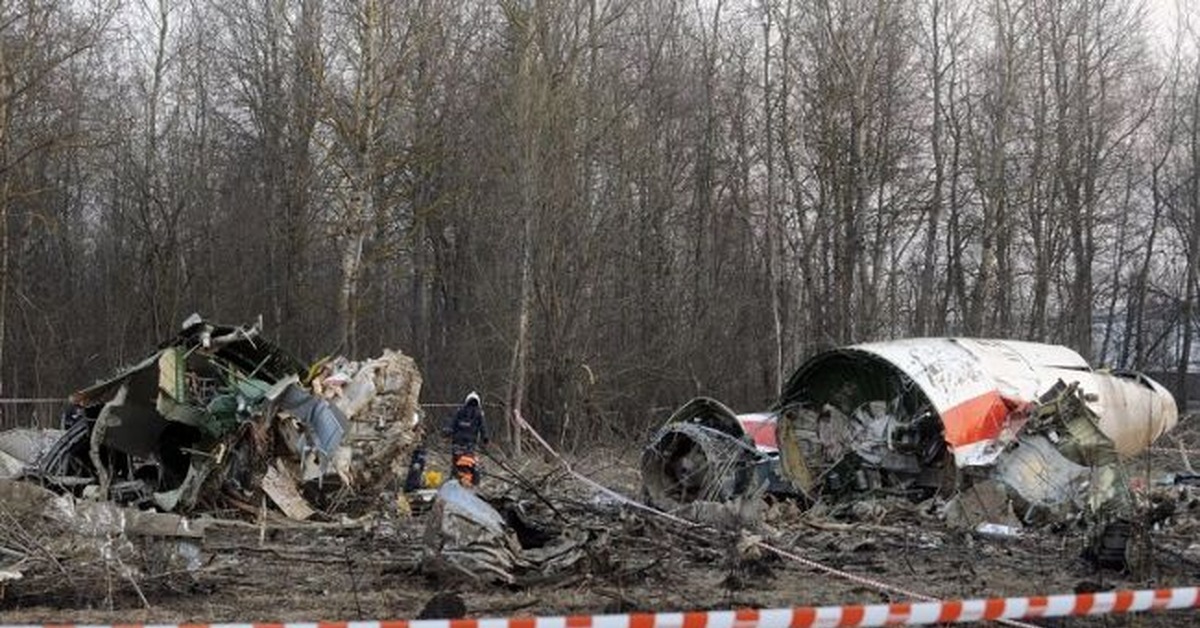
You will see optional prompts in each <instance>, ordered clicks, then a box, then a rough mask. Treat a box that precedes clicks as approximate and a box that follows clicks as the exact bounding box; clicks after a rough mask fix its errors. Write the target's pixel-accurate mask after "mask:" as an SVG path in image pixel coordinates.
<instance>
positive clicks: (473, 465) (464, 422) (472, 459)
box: [446, 391, 490, 486]
mask: <svg viewBox="0 0 1200 628" xmlns="http://www.w3.org/2000/svg"><path fill="white" fill-rule="evenodd" d="M446 435H447V436H449V437H450V460H451V465H452V466H453V467H454V476H455V477H456V478H458V481H459V483H460V484H462V485H463V486H478V485H479V459H478V457H477V456H476V453H475V452H476V450H477V449H478V447H479V446H480V445H487V444H488V443H489V442H490V441H489V440H488V434H487V424H486V423H485V422H484V418H483V404H482V403H481V402H480V401H479V395H478V394H477V393H475V392H474V391H472V392H471V394H469V395H467V400H466V401H465V402H464V403H463V405H461V406H459V408H458V412H456V413H455V414H454V418H453V419H452V420H451V422H450V425H448V426H447V427H446Z"/></svg>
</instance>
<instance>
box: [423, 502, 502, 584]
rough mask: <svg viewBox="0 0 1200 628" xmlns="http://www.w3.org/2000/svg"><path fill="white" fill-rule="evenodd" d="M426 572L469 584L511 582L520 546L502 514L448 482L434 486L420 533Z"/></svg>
mask: <svg viewBox="0 0 1200 628" xmlns="http://www.w3.org/2000/svg"><path fill="white" fill-rule="evenodd" d="M425 546H426V557H425V565H426V567H425V568H426V570H428V571H431V572H433V573H435V574H437V575H440V576H443V577H445V576H452V575H457V576H458V577H459V578H462V579H467V580H470V581H474V582H505V583H509V584H511V583H513V582H515V577H514V572H515V571H516V569H517V568H518V567H520V566H522V565H523V563H522V561H521V559H520V553H521V546H520V544H519V543H518V542H517V536H516V534H515V533H514V532H513V531H512V530H511V529H509V527H508V524H507V523H506V522H505V520H504V517H503V516H502V515H501V514H500V513H499V512H497V511H496V509H495V508H492V506H491V505H490V504H488V503H487V502H485V501H483V500H482V499H480V498H479V496H478V495H476V494H475V492H474V491H471V490H468V489H466V488H463V487H462V486H461V485H460V484H459V483H458V482H457V481H453V480H452V481H450V482H447V483H445V484H443V485H442V487H441V488H440V489H438V493H437V500H436V501H435V502H434V506H433V516H432V517H430V519H429V525H428V527H427V528H426V532H425Z"/></svg>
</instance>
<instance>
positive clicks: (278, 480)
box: [262, 460, 316, 521]
mask: <svg viewBox="0 0 1200 628" xmlns="http://www.w3.org/2000/svg"><path fill="white" fill-rule="evenodd" d="M262 488H263V492H264V493H266V494H267V497H270V498H271V501H272V502H274V503H275V505H276V506H279V509H280V510H282V511H283V514H285V515H287V516H288V518H289V519H295V520H296V521H304V520H305V519H309V518H311V517H312V516H313V515H315V514H316V511H315V510H313V509H312V506H310V505H309V504H308V502H307V501H306V500H305V499H304V497H302V496H301V495H300V490H299V489H298V488H296V479H295V478H294V477H292V474H291V472H290V471H288V470H287V469H286V468H284V466H283V465H282V463H281V461H279V460H276V461H275V464H272V465H271V466H269V467H267V472H266V474H265V475H264V476H263V480H262Z"/></svg>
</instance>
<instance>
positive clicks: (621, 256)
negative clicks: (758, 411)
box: [0, 0, 1200, 443]
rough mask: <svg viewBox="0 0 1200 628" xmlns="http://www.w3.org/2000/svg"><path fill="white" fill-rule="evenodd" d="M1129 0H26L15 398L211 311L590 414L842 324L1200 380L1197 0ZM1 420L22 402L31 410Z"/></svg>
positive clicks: (14, 25)
mask: <svg viewBox="0 0 1200 628" xmlns="http://www.w3.org/2000/svg"><path fill="white" fill-rule="evenodd" d="M1181 5H1182V6H1181V13H1182V15H1181V16H1180V18H1179V19H1178V20H1172V21H1171V24H1170V26H1171V30H1170V31H1166V32H1164V31H1163V30H1162V29H1161V28H1156V27H1153V26H1152V25H1151V21H1150V20H1149V19H1148V17H1147V7H1144V6H1142V5H1141V4H1140V3H1139V2H1138V1H1137V0H957V1H955V0H757V1H750V0H739V1H736V2H735V1H732V0H694V1H693V0H498V1H489V2H482V1H470V2H463V1H459V0H357V1H353V2H350V1H347V2H341V1H332V0H324V1H322V0H251V1H248V2H243V1H241V0H3V1H2V2H0V164H2V165H0V397H61V396H63V395H64V393H66V392H68V391H69V390H72V389H73V388H76V387H79V386H81V385H84V384H87V383H90V382H91V381H93V380H94V379H95V378H97V377H100V376H102V375H105V374H107V373H109V372H110V371H111V369H112V368H113V367H115V366H117V365H119V364H123V363H127V362H129V361H131V360H133V359H136V358H138V357H140V356H142V355H143V354H144V353H145V351H146V349H147V348H148V347H150V346H152V345H154V344H155V343H157V342H158V341H160V340H162V339H164V338H167V337H169V336H171V335H172V334H173V333H174V332H175V330H176V329H177V328H178V326H179V324H180V322H181V321H182V320H183V319H184V317H186V316H187V315H188V314H189V313H191V312H193V311H198V312H201V313H203V314H204V315H205V316H207V317H211V318H214V319H218V320H225V321H231V322H245V321H250V320H253V319H254V318H255V317H257V316H259V315H261V316H262V317H263V321H264V326H265V330H266V333H267V335H269V336H272V337H274V338H276V339H278V340H279V341H280V343H281V344H282V345H283V346H285V347H289V348H291V349H293V350H294V351H295V352H296V353H298V354H299V355H298V357H300V358H302V359H305V360H311V359H315V358H317V357H320V356H322V355H327V354H330V353H334V352H344V353H347V354H350V355H373V354H375V353H377V352H378V351H379V349H380V348H381V347H383V346H391V347H398V348H401V349H403V350H404V351H405V352H407V353H409V354H411V355H414V356H415V357H416V359H417V361H418V364H419V365H420V366H421V368H422V370H423V372H424V374H425V381H426V385H425V395H424V397H425V398H426V399H429V400H450V399H458V398H459V397H460V396H461V394H462V393H464V392H465V391H466V390H468V389H469V388H478V389H479V390H480V391H481V392H482V393H483V394H484V398H485V401H486V402H490V403H494V404H499V405H504V406H508V407H512V406H517V407H520V408H522V409H523V410H524V412H525V413H526V415H527V416H530V417H532V418H533V420H534V422H535V424H537V425H539V426H540V427H541V428H542V429H543V430H544V431H546V432H547V433H548V434H551V435H553V436H555V437H559V438H562V439H564V440H566V441H567V442H568V443H570V442H573V441H577V440H578V439H580V438H588V437H592V436H595V435H597V434H601V435H602V434H605V433H608V434H619V433H622V432H624V431H626V430H628V429H630V428H640V427H643V426H645V425H646V424H647V421H648V418H649V416H650V415H651V414H652V413H653V412H654V410H655V409H656V408H664V407H669V406H674V405H677V404H678V403H679V402H681V401H682V400H683V399H684V398H686V397H688V396H690V395H691V394H693V393H695V392H697V391H702V392H708V393H712V394H716V395H718V396H720V397H721V398H722V399H725V400H727V401H729V402H731V403H732V404H733V405H734V406H736V407H743V408H746V409H754V408H757V407H762V406H765V405H766V404H767V403H768V402H769V401H770V400H772V399H774V398H775V397H776V395H777V393H778V390H779V388H780V382H781V379H782V378H784V377H786V375H787V373H788V371H789V370H790V369H792V368H794V367H795V365H796V364H798V362H799V361H800V360H801V359H802V358H803V357H805V356H807V355H810V354H811V353H812V352H813V351H815V350H816V349H818V348H823V347H828V346H830V345H833V344H839V343H844V342H857V341H866V340H872V339H880V338H888V337H897V336H906V335H942V334H955V335H978V336H1005V337H1013V338H1024V339H1030V340H1039V341H1050V342H1057V343H1063V344H1066V345H1068V346H1070V347H1072V348H1074V349H1076V350H1078V351H1080V352H1081V353H1082V354H1083V355H1084V356H1085V357H1087V358H1089V359H1091V360H1092V361H1093V362H1094V363H1096V364H1101V365H1108V366H1113V367H1134V368H1148V369H1154V370H1160V371H1162V370H1166V371H1170V372H1173V373H1182V372H1184V371H1185V370H1186V367H1187V365H1188V364H1189V363H1192V362H1195V361H1197V357H1196V356H1193V355H1191V347H1192V346H1193V345H1194V344H1196V343H1195V342H1193V337H1194V335H1195V332H1196V330H1197V323H1198V322H1200V321H1198V319H1200V312H1197V311H1196V310H1197V308H1196V304H1197V298H1198V297H1197V290H1198V287H1200V281H1198V280H1200V257H1198V256H1200V184H1198V174H1200V55H1198V54H1197V47H1198V46H1197V44H1198V43H1200V13H1197V9H1196V7H1194V6H1191V3H1188V2H1181ZM5 411H6V412H9V413H11V412H13V409H12V408H7V409H6V410H5Z"/></svg>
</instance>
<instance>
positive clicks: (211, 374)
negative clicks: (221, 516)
mask: <svg viewBox="0 0 1200 628" xmlns="http://www.w3.org/2000/svg"><path fill="white" fill-rule="evenodd" d="M260 328H261V323H260V324H256V325H252V326H241V327H233V326H225V325H216V324H213V323H209V322H207V321H205V320H203V319H201V318H200V317H199V316H196V315H193V316H192V317H190V318H189V319H188V320H187V321H185V322H184V324H183V328H182V330H181V331H180V332H179V334H178V335H177V336H176V337H174V338H172V339H170V340H168V341H166V342H164V343H162V345H160V346H159V348H158V350H156V351H154V352H153V353H152V354H150V355H149V356H147V357H146V358H145V359H143V360H142V361H141V362H138V363H137V364H135V365H133V366H131V367H129V368H126V369H124V370H122V371H120V372H119V373H118V374H116V375H115V376H113V377H112V378H110V379H108V380H105V381H101V382H99V383H97V384H95V385H93V386H90V387H88V388H85V389H83V390H80V391H78V392H76V393H74V394H73V395H71V397H70V401H71V410H70V411H69V412H68V413H67V414H66V415H64V417H63V425H62V430H13V431H9V432H5V433H0V479H8V480H13V479H22V480H25V481H30V482H35V483H40V484H41V485H43V486H45V487H47V488H49V489H52V490H54V491H56V492H59V493H62V494H69V495H75V496H82V497H91V498H96V499H99V500H100V501H111V502H113V503H115V504H120V505H124V506H130V507H136V508H154V509H157V510H160V511H164V512H175V513H185V514H186V513H191V512H199V511H219V510H225V511H243V512H246V513H248V514H260V513H261V512H262V511H263V510H264V509H265V508H266V504H267V503H268V500H269V503H271V504H273V505H274V507H275V508H277V509H278V511H280V512H281V513H282V514H283V515H285V516H286V517H287V518H290V519H296V520H305V519H309V518H311V517H313V516H314V515H315V514H317V513H318V512H325V513H331V512H336V513H339V514H354V512H353V511H354V510H355V509H356V508H358V509H361V507H363V506H366V505H367V504H364V503H362V502H363V501H369V500H370V499H371V498H372V496H373V495H378V494H379V492H378V490H379V489H385V488H389V487H391V486H392V485H393V484H395V483H396V482H397V478H400V479H402V478H403V477H404V473H405V472H406V471H407V462H408V460H409V454H410V453H411V451H412V450H413V449H414V448H415V447H416V445H417V442H418V440H419V437H420V428H421V426H420V415H419V412H420V411H419V407H418V394H419V392H420V388H421V376H420V373H419V372H418V370H417V368H416V364H415V363H414V362H413V360H412V359H411V358H409V357H408V356H405V355H403V354H402V353H400V352H397V351H390V350H387V351H384V352H383V355H382V356H380V357H379V358H376V359H374V360H368V361H363V362H355V361H351V360H348V359H346V358H341V357H338V358H334V359H331V360H326V361H323V362H321V363H318V364H317V365H315V366H313V367H311V368H309V367H306V366H305V365H304V364H302V363H300V362H299V361H297V360H296V359H295V358H293V357H291V356H290V355H288V354H287V353H286V352H285V351H283V350H282V349H280V348H279V347H278V346H276V345H275V344H273V343H272V342H270V341H269V340H267V339H265V338H263V337H262V335H261V333H260V331H261V329H260Z"/></svg>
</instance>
